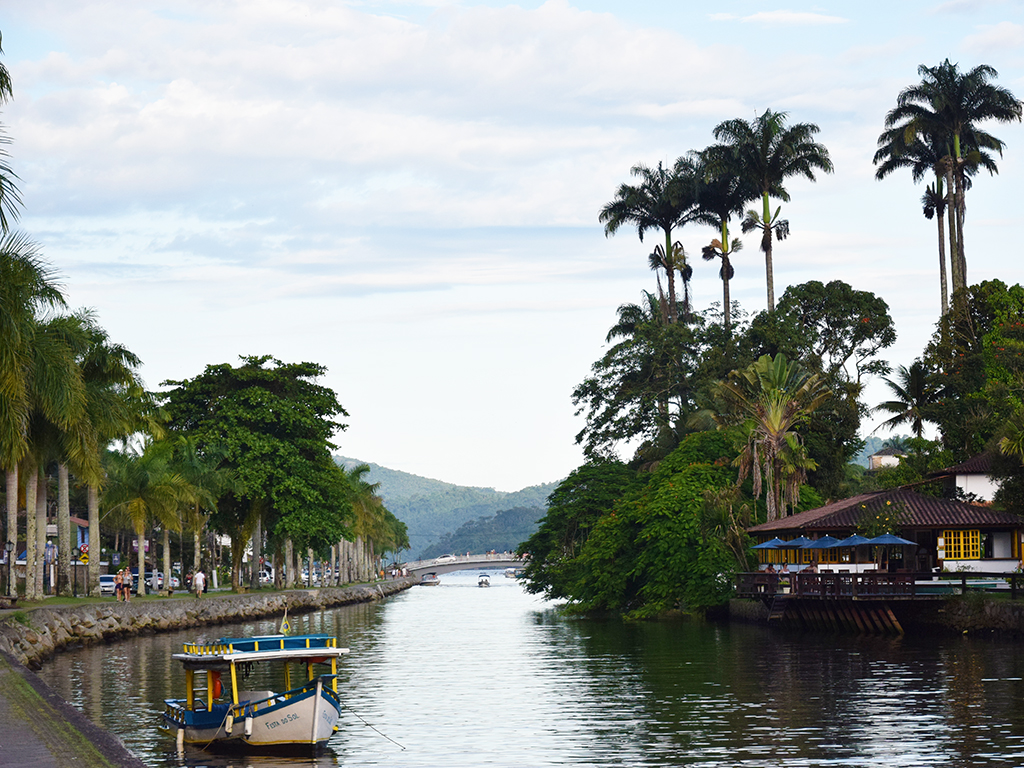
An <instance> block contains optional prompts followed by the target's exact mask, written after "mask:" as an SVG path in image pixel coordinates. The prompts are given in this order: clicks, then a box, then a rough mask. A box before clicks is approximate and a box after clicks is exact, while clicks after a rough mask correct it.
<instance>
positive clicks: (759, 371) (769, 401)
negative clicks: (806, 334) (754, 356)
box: [718, 354, 831, 521]
mask: <svg viewBox="0 0 1024 768" xmlns="http://www.w3.org/2000/svg"><path fill="white" fill-rule="evenodd" d="M718 395H719V397H720V398H721V403H722V410H721V417H722V423H723V424H724V425H733V426H738V427H739V428H740V429H741V433H742V435H743V443H744V446H743V449H742V451H741V453H740V456H739V457H738V458H737V460H736V464H737V466H738V467H739V470H740V473H739V479H740V480H741V481H742V480H743V479H744V478H745V477H746V476H748V475H752V476H753V481H754V496H755V497H759V496H760V495H761V489H762V480H763V481H764V485H765V499H766V506H767V511H768V520H769V521H771V520H775V519H776V518H777V517H780V516H782V515H784V514H785V508H786V506H789V505H795V504H796V503H797V502H799V499H800V495H799V488H800V484H801V483H802V482H803V480H804V479H805V478H806V472H807V470H808V469H812V468H813V461H811V460H810V459H809V458H808V456H807V453H806V450H805V449H804V446H803V445H802V443H801V442H800V437H799V435H798V434H797V432H796V431H795V429H796V427H798V426H799V425H800V424H802V423H804V422H806V421H807V419H808V418H809V416H810V414H811V413H813V412H814V410H815V409H816V408H818V406H820V405H821V404H822V403H824V402H825V400H826V399H828V398H829V397H830V395H831V393H830V392H829V390H828V389H827V388H826V387H825V386H824V384H823V383H822V381H821V377H820V376H819V375H818V374H811V373H808V372H807V371H806V370H805V369H804V368H803V367H802V366H801V365H800V364H799V363H796V362H790V361H789V360H787V359H786V357H785V355H781V354H780V355H777V356H776V357H775V359H772V358H771V357H769V356H767V355H764V356H762V357H761V358H759V359H758V360H757V362H755V363H753V364H751V365H750V366H748V367H747V368H745V369H743V370H741V371H733V373H732V374H730V376H729V378H728V379H727V380H726V381H723V382H721V384H720V385H719V387H718Z"/></svg>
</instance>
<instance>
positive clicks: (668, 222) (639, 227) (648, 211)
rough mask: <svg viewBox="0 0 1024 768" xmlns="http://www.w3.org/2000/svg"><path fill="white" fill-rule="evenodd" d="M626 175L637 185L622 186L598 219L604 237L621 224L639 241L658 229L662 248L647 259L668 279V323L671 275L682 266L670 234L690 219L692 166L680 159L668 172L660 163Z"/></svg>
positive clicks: (672, 317) (672, 316)
mask: <svg viewBox="0 0 1024 768" xmlns="http://www.w3.org/2000/svg"><path fill="white" fill-rule="evenodd" d="M630 173H631V174H632V175H633V176H636V177H639V178H640V180H641V183H640V184H638V185H635V186H634V185H630V184H622V185H621V186H620V187H619V189H618V191H617V192H616V193H615V199H614V200H612V202H610V203H608V204H607V205H605V206H604V208H602V209H601V213H600V215H599V216H598V220H599V221H600V222H601V223H602V224H604V233H605V236H606V237H611V236H612V235H614V234H615V233H616V232H617V231H618V230H619V227H621V226H622V225H623V224H631V225H633V226H635V227H636V232H637V235H638V236H639V237H640V242H643V240H644V233H645V232H647V231H648V230H651V229H654V230H661V232H662V233H663V234H664V236H665V243H664V245H662V246H659V248H660V249H661V250H660V252H659V251H658V249H655V252H654V254H652V255H651V259H652V264H653V263H654V260H657V261H658V266H660V267H661V268H663V269H664V270H665V272H666V274H667V276H668V298H669V322H673V323H674V322H676V320H677V319H678V310H677V305H676V282H675V272H676V270H677V269H679V268H680V265H681V264H682V265H685V253H683V251H682V246H681V245H680V244H679V243H674V242H673V240H672V233H673V232H674V231H675V229H676V228H677V227H682V226H683V225H685V224H686V223H688V222H690V221H692V220H693V215H694V213H695V206H694V202H695V201H694V191H695V190H694V181H695V176H694V168H693V163H692V162H691V161H690V160H688V159H686V158H683V157H681V158H679V159H678V160H676V162H675V165H674V166H673V167H672V169H671V170H670V169H668V168H665V167H664V166H663V165H662V164H661V163H658V167H657V168H648V167H647V166H646V165H641V164H638V165H634V166H633V167H632V168H631V169H630ZM680 256H681V258H680Z"/></svg>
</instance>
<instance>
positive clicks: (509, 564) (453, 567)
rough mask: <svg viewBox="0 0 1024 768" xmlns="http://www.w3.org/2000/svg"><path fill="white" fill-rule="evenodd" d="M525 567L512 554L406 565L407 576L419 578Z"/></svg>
mask: <svg viewBox="0 0 1024 768" xmlns="http://www.w3.org/2000/svg"><path fill="white" fill-rule="evenodd" d="M524 565H526V562H525V561H524V560H521V559H519V558H518V557H516V556H515V554H514V553H512V552H502V553H496V554H493V555H442V556H441V557H435V558H434V559H433V560H416V561H414V562H411V563H406V564H405V567H406V568H408V569H409V574H410V575H411V576H415V577H416V578H419V577H420V576H422V575H423V574H424V573H436V574H438V575H440V574H442V573H451V572H452V571H464V570H467V569H472V568H478V569H479V568H491V569H494V568H502V569H504V568H522V567H523V566H524Z"/></svg>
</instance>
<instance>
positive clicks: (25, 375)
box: [0, 234, 64, 594]
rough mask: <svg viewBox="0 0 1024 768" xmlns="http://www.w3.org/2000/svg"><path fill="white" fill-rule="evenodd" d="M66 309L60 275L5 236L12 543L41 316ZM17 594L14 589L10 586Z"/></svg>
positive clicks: (0, 454) (1, 417) (1, 445)
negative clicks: (19, 473) (53, 310)
mask: <svg viewBox="0 0 1024 768" xmlns="http://www.w3.org/2000/svg"><path fill="white" fill-rule="evenodd" d="M63 306H64V296H63V294H62V293H61V290H60V286H59V284H58V283H57V281H56V276H55V273H54V272H53V271H52V270H51V269H50V267H49V265H47V264H46V262H45V261H43V259H42V257H41V256H40V253H39V248H38V246H36V245H35V244H34V243H33V242H32V241H31V240H29V239H28V238H27V237H26V236H25V235H22V234H5V235H3V236H0V307H3V311H2V312H0V467H3V469H4V470H5V472H6V480H7V494H6V497H7V541H9V542H11V543H12V544H13V545H14V547H15V549H17V543H18V535H17V534H18V495H19V483H18V463H19V462H20V461H21V459H22V458H23V457H24V456H25V453H26V452H27V450H28V440H27V430H28V419H29V415H30V413H31V411H32V404H33V395H32V385H31V381H32V377H31V373H32V369H33V360H34V356H33V343H34V339H35V338H36V334H37V331H38V327H39V323H38V318H39V316H40V315H41V314H42V313H43V312H45V311H47V310H52V309H59V308H61V307H63ZM8 589H9V590H11V594H13V585H8Z"/></svg>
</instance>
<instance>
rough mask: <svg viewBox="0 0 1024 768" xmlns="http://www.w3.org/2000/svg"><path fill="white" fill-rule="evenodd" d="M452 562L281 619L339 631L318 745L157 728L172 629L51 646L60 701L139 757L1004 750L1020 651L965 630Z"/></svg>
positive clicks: (1022, 756)
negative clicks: (556, 606)
mask: <svg viewBox="0 0 1024 768" xmlns="http://www.w3.org/2000/svg"><path fill="white" fill-rule="evenodd" d="M492 585H493V586H492V587H491V588H490V589H479V588H477V587H476V575H474V574H465V575H463V574H450V575H447V576H445V577H444V579H443V583H442V585H441V586H440V587H436V588H429V589H428V588H419V587H417V588H414V589H413V590H411V591H409V592H406V593H403V594H402V595H399V596H397V597H395V598H393V599H390V600H388V601H387V602H385V603H383V604H379V605H377V604H372V605H360V606H350V607H346V608H342V609H337V610H333V611H323V612H317V613H312V614H307V615H304V616H297V617H291V619H292V624H293V627H294V631H295V632H326V633H331V634H336V635H337V636H339V637H340V638H342V641H343V643H344V644H345V645H348V646H349V647H350V648H351V650H352V652H351V654H350V655H349V657H347V658H346V660H345V661H344V663H343V664H342V666H341V668H340V670H339V671H340V673H341V676H342V677H341V683H340V685H341V690H342V691H344V693H345V695H344V702H345V705H346V707H347V710H346V711H345V712H344V713H343V716H342V720H341V721H340V725H341V730H340V731H339V733H338V734H336V735H335V737H334V738H333V739H332V740H331V742H330V745H329V749H328V751H326V752H325V753H324V754H323V755H321V756H319V757H318V758H316V759H295V760H286V759H282V758H264V759H260V758H223V757H216V756H208V755H206V754H204V753H187V754H186V755H185V756H184V757H181V756H178V755H176V754H175V752H174V748H173V743H172V742H171V741H170V740H169V739H166V738H164V737H161V736H157V735H156V734H155V725H156V724H157V723H158V722H159V715H160V712H161V711H162V700H163V699H164V698H169V697H173V696H179V695H181V687H182V684H183V680H182V677H183V676H182V675H181V672H180V670H179V669H177V668H176V665H175V664H174V663H172V662H171V661H170V655H171V654H172V653H174V652H176V651H178V650H179V649H180V647H181V644H182V643H183V642H184V641H185V640H194V639H197V636H198V637H199V638H200V639H202V638H208V639H213V638H217V637H221V636H224V635H233V634H250V633H255V634H266V633H270V632H272V631H273V630H274V626H275V623H274V622H271V621H264V622H254V623H252V624H249V625H246V626H245V627H244V628H237V627H236V628H227V627H213V628H207V629H204V630H201V631H199V632H196V631H190V632H186V633H179V634H176V635H163V636H154V637H146V638H140V639H136V640H132V641H128V642H125V643H119V644H115V645H111V646H107V647H100V648H95V647H94V648H86V649H82V650H80V651H76V652H73V653H68V654H63V655H62V656H60V657H58V658H57V659H55V660H54V661H53V662H52V663H50V664H48V665H47V667H46V668H45V669H44V670H43V675H44V677H46V678H47V680H48V682H50V684H51V685H52V686H53V687H54V688H55V689H56V690H57V691H58V692H59V693H60V694H61V695H63V696H64V697H65V698H67V699H68V700H69V701H71V702H72V703H74V704H75V705H76V706H78V707H80V708H81V709H82V710H83V711H84V712H86V713H87V714H88V715H89V717H91V718H92V719H93V720H95V721H96V722H98V723H100V724H101V725H103V726H104V727H106V728H108V729H110V730H112V731H114V732H116V733H117V734H118V735H119V736H120V737H121V738H122V739H123V740H124V741H125V742H126V743H127V744H128V745H129V747H130V748H131V749H132V750H133V751H135V752H136V753H137V754H139V755H140V757H142V759H143V760H144V761H146V762H147V764H149V765H154V766H180V765H188V766H254V768H256V767H259V768H271V767H272V766H281V765H307V766H309V765H315V766H336V765H345V766H377V765H404V766H439V765H444V766H446V767H447V768H456V767H458V766H481V765H502V766H548V765H551V766H553V765H567V764H568V765H594V766H621V765H630V766H676V765H699V766H716V767H717V766H722V767H723V768H724V767H725V766H744V767H746V766H751V767H756V768H766V767H767V766H780V765H786V766H797V767H802V766H871V767H872V768H877V767H878V766H890V765H893V766H934V765H953V766H967V765H971V766H1018V765H1021V764H1024V744H1022V736H1024V703H1022V701H1024V682H1022V678H1024V652H1022V650H1021V649H1020V648H1018V647H1017V645H1016V644H1015V643H1011V642H1001V641H987V640H978V639H974V638H960V637H955V638H950V639H936V638H926V639H918V640H915V639H905V640H891V639H879V638H855V637H840V636H833V635H810V634H808V635H794V634H779V633H777V632H769V631H767V630H765V629H760V628H756V627H747V626H724V625H701V624H694V623H685V622H679V623H666V624H622V623H620V622H616V621H592V620H584V619H579V618H571V617H565V616H562V615H559V614H558V613H557V612H556V611H554V610H553V609H552V608H551V607H550V606H548V605H546V604H544V603H543V602H540V601H538V600H537V599H536V598H535V597H533V596H531V595H527V594H525V593H524V592H523V591H522V590H521V589H520V588H519V587H518V585H517V584H516V583H515V582H513V581H511V580H506V579H504V578H502V577H500V576H498V577H496V578H494V579H493V581H492Z"/></svg>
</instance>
